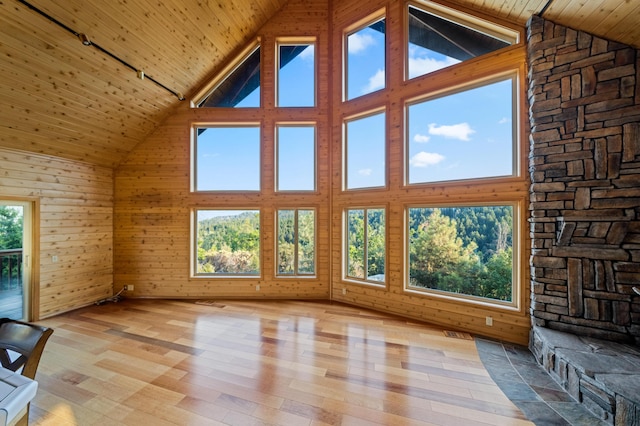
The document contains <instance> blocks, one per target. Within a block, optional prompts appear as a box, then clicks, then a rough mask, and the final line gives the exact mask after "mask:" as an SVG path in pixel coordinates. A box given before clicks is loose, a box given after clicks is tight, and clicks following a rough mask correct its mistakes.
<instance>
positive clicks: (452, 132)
mask: <svg viewBox="0 0 640 426" xmlns="http://www.w3.org/2000/svg"><path fill="white" fill-rule="evenodd" d="M475 132H476V131H475V130H473V129H472V128H471V126H469V123H460V124H453V125H451V126H446V125H443V126H437V125H436V124H434V123H431V124H429V134H430V135H437V136H444V137H445V138H451V139H460V140H462V141H468V140H469V135H471V134H472V133H475Z"/></svg>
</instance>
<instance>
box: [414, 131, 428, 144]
mask: <svg viewBox="0 0 640 426" xmlns="http://www.w3.org/2000/svg"><path fill="white" fill-rule="evenodd" d="M429 139H431V138H430V137H429V136H427V135H421V134H420V133H416V135H415V136H414V137H413V141H414V142H416V143H427V142H429Z"/></svg>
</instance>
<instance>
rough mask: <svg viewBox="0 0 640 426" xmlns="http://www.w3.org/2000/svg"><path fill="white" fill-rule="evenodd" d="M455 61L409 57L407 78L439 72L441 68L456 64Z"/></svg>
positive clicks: (456, 61) (450, 59)
mask: <svg viewBox="0 0 640 426" xmlns="http://www.w3.org/2000/svg"><path fill="white" fill-rule="evenodd" d="M458 62H460V61H458V60H457V59H453V58H446V59H444V60H442V61H440V60H438V59H434V58H429V57H426V58H418V57H415V56H414V57H410V58H409V78H413V77H417V76H419V75H424V74H428V73H430V72H434V71H437V70H440V69H442V68H446V67H448V66H451V65H454V64H457V63H458Z"/></svg>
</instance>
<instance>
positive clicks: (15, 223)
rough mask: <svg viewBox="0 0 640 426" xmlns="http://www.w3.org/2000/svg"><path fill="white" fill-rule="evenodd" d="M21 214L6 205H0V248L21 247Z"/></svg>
mask: <svg viewBox="0 0 640 426" xmlns="http://www.w3.org/2000/svg"><path fill="white" fill-rule="evenodd" d="M22 224H23V219H22V214H20V211H19V210H17V209H14V208H11V207H7V206H0V250H11V249H19V248H22Z"/></svg>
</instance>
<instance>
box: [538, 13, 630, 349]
mask: <svg viewBox="0 0 640 426" xmlns="http://www.w3.org/2000/svg"><path fill="white" fill-rule="evenodd" d="M527 30H528V33H527V37H528V55H529V94H528V95H529V105H530V123H531V136H530V144H531V151H530V158H529V171H530V174H531V182H532V185H531V204H530V231H531V238H532V257H531V280H532V281H531V287H532V295H531V315H532V320H533V325H534V326H542V327H547V328H551V329H555V330H561V331H568V332H571V333H574V334H578V335H584V336H590V337H597V338H604V339H607V340H614V341H622V342H634V341H635V343H636V344H640V295H639V294H636V291H635V290H634V287H635V289H637V290H638V291H640V84H639V83H640V51H638V50H637V49H634V48H632V47H629V46H626V45H623V44H620V43H616V42H612V41H608V40H605V39H602V38H598V37H595V36H592V35H590V34H588V33H585V32H580V31H574V30H572V29H570V28H567V27H563V26H560V25H556V24H554V23H553V22H550V21H547V20H544V19H542V18H539V17H533V18H532V19H531V20H530V21H529V23H528V28H527Z"/></svg>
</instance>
